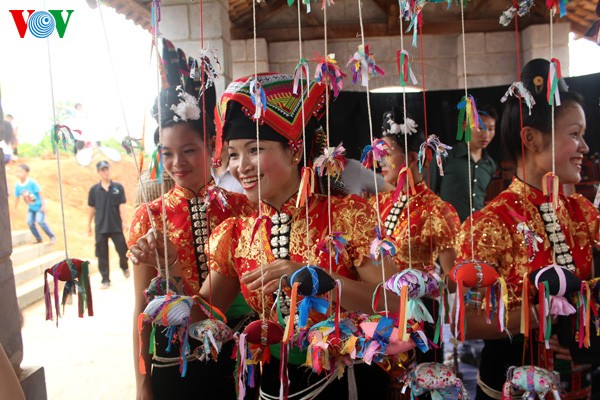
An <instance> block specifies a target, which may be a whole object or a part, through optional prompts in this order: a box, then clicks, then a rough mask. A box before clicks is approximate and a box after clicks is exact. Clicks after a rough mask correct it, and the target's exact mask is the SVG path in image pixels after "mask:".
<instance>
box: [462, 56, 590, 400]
mask: <svg viewBox="0 0 600 400" xmlns="http://www.w3.org/2000/svg"><path fill="white" fill-rule="evenodd" d="M549 68H550V63H549V62H548V61H546V60H542V59H535V60H532V61H530V62H529V63H527V65H525V67H524V68H523V71H522V73H521V79H522V82H523V85H524V86H525V87H526V88H527V90H529V92H530V93H531V94H532V95H533V96H534V97H535V106H534V107H533V109H532V111H531V114H528V113H526V112H523V113H522V120H521V112H520V109H521V107H522V108H525V102H524V101H523V103H522V104H521V101H522V100H521V98H520V97H519V98H515V97H511V98H510V99H509V101H508V102H507V107H506V108H505V110H504V114H503V118H502V132H501V137H502V140H503V142H504V146H505V148H506V150H507V153H506V154H507V156H508V157H509V158H510V159H511V160H512V161H513V162H515V163H516V166H517V168H516V171H517V172H516V177H515V178H514V179H513V181H512V183H511V184H510V186H509V187H508V189H506V190H505V191H504V192H502V193H501V194H500V195H498V196H497V197H496V198H495V199H494V200H493V201H491V202H490V203H489V204H488V205H487V206H486V207H485V208H483V210H481V211H480V212H478V213H476V214H473V216H472V217H470V218H469V219H467V221H465V223H464V224H463V227H462V232H461V233H460V236H459V239H458V242H459V243H458V253H459V258H463V259H467V260H469V259H475V260H482V261H484V262H487V263H488V264H490V265H492V266H494V267H495V268H496V269H497V271H498V273H499V274H500V276H501V277H503V278H504V279H505V280H506V283H507V287H508V295H507V297H508V311H509V318H508V324H509V326H507V327H506V328H507V330H508V331H511V332H519V331H520V328H521V326H520V321H521V318H520V315H521V301H524V302H525V301H533V300H532V298H531V296H529V297H530V298H529V299H523V298H522V297H523V296H527V295H526V294H524V292H523V291H522V290H521V289H522V288H523V284H524V283H523V279H524V276H525V274H529V273H531V272H533V271H536V270H539V269H541V268H543V267H546V266H549V265H553V264H556V265H557V268H564V269H567V270H569V271H571V272H573V273H574V274H575V275H577V277H578V278H579V279H582V280H586V279H590V278H591V274H592V267H593V261H592V247H593V246H594V245H595V244H596V243H598V241H599V240H600V237H599V234H600V233H599V232H600V213H599V212H598V210H597V209H596V208H595V207H594V206H593V205H592V204H591V203H590V202H589V201H588V200H587V199H585V198H584V197H583V196H581V195H579V194H573V195H570V196H568V197H567V196H565V195H564V194H563V193H562V192H560V193H558V187H556V188H554V189H548V187H550V188H551V187H552V185H551V183H552V182H549V180H557V179H558V180H559V182H560V184H576V183H578V182H579V181H580V179H581V162H582V159H583V157H584V155H585V154H587V152H588V151H589V148H588V146H587V144H586V143H585V139H584V133H585V128H586V124H585V114H584V112H583V108H582V106H581V104H582V103H581V98H580V97H579V96H578V95H577V94H575V93H572V92H569V91H568V90H567V88H566V85H565V84H564V82H562V81H559V82H558V83H557V92H558V93H559V94H560V103H561V105H560V106H558V105H557V106H555V107H554V112H553V107H552V106H550V105H548V102H547V99H546V93H547V85H549V84H551V83H550V82H547V80H546V77H548V70H549ZM553 118H554V119H553ZM552 137H554V143H553V141H552ZM522 145H523V148H524V152H523V153H521V148H522ZM549 183H550V184H549ZM546 185H548V186H546ZM544 186H546V187H544ZM557 186H558V185H557ZM552 197H555V201H556V202H555V203H554V202H553V198H552ZM523 226H525V228H523ZM519 227H520V228H521V230H519ZM523 229H526V230H528V231H529V232H530V235H531V236H530V237H531V238H532V239H531V242H533V243H529V244H528V243H527V241H524V239H523V235H522V234H521V233H520V232H521V231H522V230H523ZM471 230H472V231H471ZM471 235H472V236H471ZM525 279H526V278H525ZM525 283H527V282H525ZM523 304H525V303H523ZM530 304H533V303H530ZM472 310H474V308H472V309H471V310H469V312H470V311H472ZM475 314H476V313H475V312H473V313H472V315H470V316H468V322H467V324H468V326H469V331H468V334H470V336H471V338H481V339H486V340H485V347H484V348H483V352H482V355H481V366H480V369H479V376H478V384H479V389H478V393H477V398H478V399H479V398H481V399H488V398H498V397H496V396H500V393H501V392H500V391H501V387H502V384H503V382H504V380H505V377H506V367H507V366H510V365H522V363H523V360H522V358H521V357H523V356H524V357H525V364H531V365H538V366H539V365H545V364H543V363H545V362H547V359H548V355H547V354H546V352H545V350H544V346H540V347H538V345H537V342H538V340H537V335H533V334H531V333H529V332H528V334H529V340H531V341H532V342H533V344H531V343H530V346H531V351H529V349H528V350H527V351H526V352H523V343H524V342H525V343H526V342H527V341H528V340H524V338H523V336H522V335H515V336H514V337H513V338H511V339H508V338H506V336H505V335H504V334H503V333H499V332H498V331H497V330H496V328H495V327H492V325H487V324H485V323H483V321H482V319H481V317H480V316H479V315H475ZM541 319H542V318H540V320H541ZM573 324H574V322H573ZM531 325H534V323H533V322H532V324H531ZM530 328H531V329H532V330H533V329H536V328H537V326H531V327H530ZM569 332H570V333H568V334H567V335H565V336H562V337H560V338H558V340H557V338H550V339H549V340H548V339H546V340H547V343H548V344H549V347H550V350H551V351H552V352H553V353H554V355H555V357H556V359H557V361H556V363H557V364H558V362H559V361H558V360H568V361H569V362H567V363H566V365H567V366H565V367H564V369H563V370H562V371H564V372H566V374H564V373H563V375H562V376H561V378H562V380H563V381H566V380H567V379H571V377H570V375H571V374H573V375H577V374H582V375H581V379H583V380H585V378H584V377H585V373H586V372H585V371H584V370H585V368H584V369H582V370H581V371H583V372H581V371H579V372H577V371H575V370H573V371H571V365H572V364H571V363H570V355H569V352H568V349H566V348H565V347H562V346H561V345H560V344H559V340H560V341H561V342H560V343H571V342H574V337H573V335H572V333H571V332H572V331H571V330H569ZM582 350H583V351H585V350H584V349H582ZM549 357H552V355H550V356H549ZM544 360H546V361H544ZM499 365H502V366H504V368H499V367H498V366H499ZM573 379H576V378H573ZM577 379H578V378H577ZM563 384H565V385H566V383H563ZM585 386H586V385H585V382H584V384H582V387H585ZM589 389H590V388H589V385H588V388H587V389H586V390H588V391H589ZM570 398H587V397H585V396H584V397H570Z"/></svg>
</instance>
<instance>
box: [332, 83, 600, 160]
mask: <svg viewBox="0 0 600 400" xmlns="http://www.w3.org/2000/svg"><path fill="white" fill-rule="evenodd" d="M565 80H566V81H567V84H568V85H569V89H570V90H571V91H576V92H578V93H580V94H581V95H583V97H584V100H585V114H586V119H587V131H586V136H585V137H586V141H587V143H588V145H589V147H590V155H591V154H594V153H600V74H593V75H585V76H578V77H574V78H566V79H565ZM507 89H508V86H494V87H487V88H476V89H469V94H470V95H472V96H473V97H474V98H475V101H476V103H477V105H478V106H482V105H489V106H492V107H494V108H495V109H496V111H497V112H498V115H499V116H501V115H502V110H503V108H504V106H503V104H502V103H500V99H501V98H502V96H503V95H504V93H505V92H506V90H507ZM464 94H465V92H464V90H462V89H456V90H442V91H428V92H426V93H425V95H426V101H427V131H428V133H429V134H436V135H438V136H439V137H440V138H441V140H442V142H443V143H446V144H449V145H452V144H454V143H456V131H457V120H458V110H457V109H456V105H457V104H458V102H459V101H460V100H461V98H462V97H463V96H464ZM423 99H424V96H423V93H407V94H406V105H407V106H406V109H407V113H408V115H409V116H410V117H412V118H413V119H414V120H415V121H417V123H418V124H419V125H420V126H422V127H424V126H425V124H424V111H423ZM370 101H371V115H372V126H373V135H374V136H375V137H379V136H380V133H381V122H382V116H383V113H384V112H385V111H389V110H391V109H392V107H393V106H394V105H396V106H398V107H402V93H371V94H370ZM499 119H501V118H499ZM329 130H330V133H331V134H330V143H331V145H332V146H335V145H337V144H338V143H340V142H342V141H343V142H344V147H346V154H347V156H348V157H349V158H355V159H358V158H360V154H361V151H362V149H363V147H364V146H366V145H367V144H369V143H370V139H369V118H368V110H367V95H366V93H365V92H343V91H342V92H341V93H340V95H339V96H338V98H337V99H336V100H334V101H332V102H331V107H330V118H329ZM499 135H500V121H498V123H497V125H496V138H494V140H493V141H492V143H491V144H490V146H489V148H488V151H489V152H490V154H491V156H492V157H493V158H494V159H495V160H496V161H498V162H500V161H501V160H502V150H501V145H500V140H498V139H497V138H498V136H499Z"/></svg>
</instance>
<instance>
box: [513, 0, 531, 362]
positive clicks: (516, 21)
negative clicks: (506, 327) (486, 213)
mask: <svg viewBox="0 0 600 400" xmlns="http://www.w3.org/2000/svg"><path fill="white" fill-rule="evenodd" d="M513 7H514V8H515V9H517V10H518V9H519V4H518V2H517V0H513ZM519 18H520V16H519V13H518V12H517V13H515V16H514V21H515V49H516V53H517V54H516V57H517V81H518V82H520V81H521V48H520V44H519ZM518 99H519V129H520V130H519V132H520V131H522V130H523V102H522V96H521V95H520V93H519V95H518ZM521 173H522V175H523V182H525V183H526V182H527V178H526V172H525V142H524V141H523V140H521ZM523 188H524V189H523V195H522V196H521V200H520V201H521V205H522V207H523V214H525V201H526V199H527V191H528V185H527V184H524V185H523ZM523 217H524V218H527V217H526V216H525V215H523ZM523 281H524V282H523V285H524V286H525V285H527V283H526V281H525V277H524V278H523ZM524 322H525V323H527V324H528V323H529V321H524ZM525 339H526V340H524V341H523V352H522V356H521V365H525V354H526V353H527V346H528V345H529V352H530V360H533V338H532V335H530V334H529V332H527V337H526V338H525ZM527 339H529V340H527Z"/></svg>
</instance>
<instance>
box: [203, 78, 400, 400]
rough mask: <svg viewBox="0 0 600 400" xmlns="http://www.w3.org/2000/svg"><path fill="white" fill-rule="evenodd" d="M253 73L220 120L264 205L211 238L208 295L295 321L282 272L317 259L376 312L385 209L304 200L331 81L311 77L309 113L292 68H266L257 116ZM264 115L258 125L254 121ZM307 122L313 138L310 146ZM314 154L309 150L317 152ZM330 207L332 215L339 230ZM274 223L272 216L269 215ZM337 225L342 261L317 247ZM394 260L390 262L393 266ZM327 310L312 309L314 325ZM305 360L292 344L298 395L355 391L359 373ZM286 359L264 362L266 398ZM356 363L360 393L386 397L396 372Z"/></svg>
mask: <svg viewBox="0 0 600 400" xmlns="http://www.w3.org/2000/svg"><path fill="white" fill-rule="evenodd" d="M253 81H254V77H253V76H250V77H245V78H241V79H238V80H236V81H234V82H232V83H231V84H230V85H229V87H228V88H227V90H226V92H225V94H224V95H223V97H222V99H221V102H220V107H219V117H220V118H219V121H218V123H217V125H218V130H221V131H222V139H223V140H224V141H228V145H227V151H228V153H229V158H230V164H229V168H230V171H231V173H232V174H233V175H234V176H235V177H236V178H238V179H239V180H240V182H241V183H242V185H243V187H244V190H245V193H246V195H247V196H248V198H249V199H250V200H251V201H256V202H258V203H259V204H258V207H260V213H257V212H256V213H253V214H251V215H248V216H243V217H239V218H230V219H228V220H226V221H224V222H223V223H222V224H221V225H219V226H218V227H217V229H215V231H214V232H213V234H212V235H211V240H210V257H209V260H210V261H209V263H210V269H211V271H210V275H209V276H210V277H211V279H210V282H211V285H209V284H208V283H205V284H204V285H203V286H202V288H201V291H200V293H201V295H202V296H203V297H204V298H206V299H208V298H209V297H210V298H212V301H213V304H215V305H216V306H218V307H220V308H223V309H227V308H228V307H229V304H230V302H231V301H232V299H233V298H234V297H235V296H236V295H237V294H238V293H240V292H241V293H242V294H243V295H244V298H245V299H246V300H247V302H248V304H249V305H250V307H252V308H253V309H254V310H255V311H256V312H257V313H259V314H260V315H261V317H262V318H263V319H264V320H266V321H269V322H270V323H271V324H279V323H281V322H280V321H285V320H286V319H290V320H291V321H294V319H292V318H294V316H290V312H291V310H293V308H290V306H289V304H290V303H289V302H290V298H293V296H292V292H291V288H290V287H289V285H288V284H285V287H284V288H283V289H282V290H281V291H279V290H278V289H277V288H278V284H279V282H280V281H282V277H284V276H288V277H291V276H293V275H294V274H295V272H296V271H298V270H300V269H301V268H303V267H304V266H306V265H307V264H310V265H312V266H314V268H319V267H320V268H322V270H321V272H322V271H323V270H324V271H328V272H329V273H330V275H331V276H332V277H333V278H335V279H339V280H341V281H342V283H343V288H344V295H343V296H342V297H341V301H340V306H341V307H342V308H343V309H344V310H346V311H349V312H352V311H356V312H358V311H359V310H362V311H365V312H368V311H369V310H370V309H371V299H372V293H373V291H374V289H375V287H376V285H377V284H378V283H379V282H380V280H381V276H382V271H381V269H380V268H379V266H376V265H374V264H373V263H372V261H371V259H370V258H369V247H370V244H371V242H372V239H373V237H374V234H373V228H374V227H375V225H376V216H375V211H374V210H373V209H372V208H371V207H370V206H369V204H368V203H366V202H365V201H364V200H363V199H362V198H359V197H357V196H348V197H344V198H337V197H332V198H331V199H327V197H326V196H322V195H318V194H314V195H311V196H308V198H306V199H305V203H304V204H303V203H302V202H298V203H297V201H296V199H297V196H296V194H297V193H298V191H299V186H300V181H301V179H300V177H301V172H300V169H299V165H301V164H302V156H303V147H305V148H306V149H311V148H312V146H311V144H312V143H313V141H312V138H313V137H315V136H319V135H322V128H321V127H320V125H319V124H318V122H317V120H316V118H315V117H316V116H319V115H320V114H321V111H322V109H323V106H324V90H325V86H324V85H319V84H316V83H314V82H312V83H310V85H309V87H308V89H307V93H308V94H307V96H306V98H305V99H304V107H305V109H304V113H302V101H301V98H300V96H296V95H294V94H293V93H292V88H293V78H292V76H290V75H283V74H261V75H258V81H259V84H260V86H261V87H262V89H263V90H264V94H265V96H264V98H265V99H266V104H265V107H266V112H265V113H258V114H257V113H255V111H256V110H255V107H254V104H253V102H252V97H251V94H250V87H251V86H253V83H252V82H253ZM257 115H258V133H257V121H256V120H255V119H254V118H256V116H257ZM303 116H305V119H304V120H303ZM303 125H304V126H305V133H306V135H305V136H306V146H302V144H303V143H302V137H303V129H302V128H303ZM257 135H258V140H257ZM317 151H319V149H317ZM313 156H314V154H308V155H307V156H306V157H307V160H310V159H312V157H313ZM328 203H329V204H328ZM328 213H330V214H328ZM328 215H330V216H331V220H332V226H331V230H329V227H328V219H329V218H328ZM265 221H268V222H267V223H263V222H265ZM307 225H308V226H307ZM331 232H343V233H344V235H345V237H346V238H347V242H348V244H347V246H346V248H345V250H344V251H341V252H340V254H339V257H337V258H335V262H333V257H331V256H330V255H329V254H327V253H326V252H324V251H322V250H319V246H318V245H317V244H318V242H319V241H320V240H321V239H322V238H325V237H327V236H328V235H330V234H331ZM255 233H256V234H255ZM330 257H331V258H330ZM390 265H391V263H386V267H387V266H390ZM393 272H394V271H392V269H391V267H387V268H386V271H385V275H386V276H388V277H389V276H391V275H392V274H393ZM206 282H209V280H207V281H206ZM275 293H277V295H275ZM275 297H277V298H279V299H280V304H284V305H283V306H282V310H281V318H279V316H278V315H277V313H275V312H270V311H269V310H273V308H272V307H273V306H274V304H275ZM393 303H394V304H397V302H393ZM300 315H302V314H300ZM325 318H326V316H325V315H323V314H320V313H318V312H315V311H311V312H310V315H309V317H308V322H307V328H310V327H311V326H313V325H314V324H315V323H317V322H319V321H321V320H323V319H325ZM278 350H279V347H278V346H276V347H272V348H271V350H270V351H271V352H272V353H273V354H274V356H275V357H278V358H279V351H278ZM305 361H306V352H305V351H302V350H299V349H298V348H295V347H293V348H292V350H290V355H289V363H290V364H289V381H290V387H289V391H290V398H292V397H296V396H298V393H300V392H302V393H303V396H306V398H314V399H329V398H349V394H348V381H347V376H348V374H349V373H346V374H344V378H342V379H333V380H332V379H327V377H324V376H323V374H318V373H315V372H314V371H313V370H312V369H311V368H309V367H305V366H302V364H304V363H305ZM277 364H278V362H276V361H275V360H272V361H271V362H270V363H266V364H263V366H262V375H261V383H260V392H261V398H277V396H278V394H279V393H280V385H279V383H280V379H279V367H278V366H277ZM349 368H350V370H356V386H357V390H358V397H359V398H367V397H368V396H371V397H373V398H384V397H385V395H386V391H387V387H388V385H387V384H388V381H389V378H388V377H387V375H386V373H385V372H384V371H383V370H382V369H380V368H379V367H377V366H375V365H372V366H371V365H366V364H361V365H355V366H350V367H349ZM334 375H335V374H334ZM242 384H243V383H242ZM294 394H296V396H294Z"/></svg>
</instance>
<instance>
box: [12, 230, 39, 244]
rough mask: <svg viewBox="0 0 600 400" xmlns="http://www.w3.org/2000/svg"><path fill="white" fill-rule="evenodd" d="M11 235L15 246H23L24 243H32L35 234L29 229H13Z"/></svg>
mask: <svg viewBox="0 0 600 400" xmlns="http://www.w3.org/2000/svg"><path fill="white" fill-rule="evenodd" d="M10 236H11V237H12V245H13V248H15V247H18V246H23V245H24V244H27V243H31V241H33V235H32V234H31V231H30V230H27V229H24V230H20V231H11V233H10Z"/></svg>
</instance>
